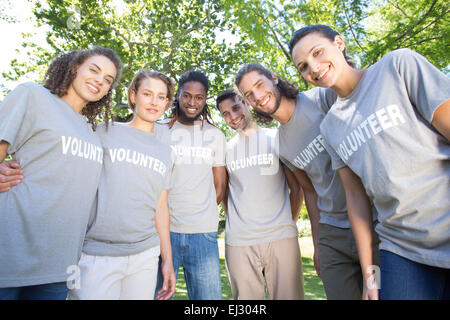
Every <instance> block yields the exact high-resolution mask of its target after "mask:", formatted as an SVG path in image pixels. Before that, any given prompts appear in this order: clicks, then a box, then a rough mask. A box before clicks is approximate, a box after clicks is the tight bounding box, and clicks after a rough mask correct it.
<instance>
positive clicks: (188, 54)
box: [0, 0, 450, 138]
mask: <svg viewBox="0 0 450 320" xmlns="http://www.w3.org/2000/svg"><path fill="white" fill-rule="evenodd" d="M29 2H30V3H31V4H32V7H33V13H34V16H35V18H36V21H37V24H38V26H46V27H47V28H48V32H47V35H46V41H47V45H48V46H49V47H50V48H51V49H50V50H46V49H44V48H43V47H42V46H41V45H39V44H37V43H35V40H34V35H32V34H24V35H23V37H24V40H23V45H22V48H18V49H17V50H18V51H20V52H26V54H27V61H20V60H19V59H13V60H12V61H11V68H10V70H9V71H8V72H5V73H4V74H3V76H4V78H6V79H8V80H17V79H18V78H19V77H20V76H21V75H24V74H26V73H30V72H33V73H37V74H39V75H40V77H41V78H42V76H43V74H44V72H45V70H46V67H47V66H48V63H49V61H50V60H51V59H52V58H53V57H54V56H55V55H56V54H58V53H60V52H62V51H67V50H72V49H75V48H87V47H89V46H91V45H93V44H96V45H102V46H106V47H109V48H112V49H114V50H115V51H116V52H117V53H118V54H119V56H120V58H121V59H122V61H123V62H124V65H125V68H124V70H123V75H122V78H121V79H120V85H119V87H118V89H117V90H116V93H115V97H114V101H115V103H114V106H115V107H114V111H115V113H116V114H117V115H119V116H120V117H121V118H125V117H126V116H127V115H129V110H128V109H127V106H126V88H127V86H128V83H129V82H130V81H131V79H132V77H133V75H134V74H135V73H136V71H138V70H139V69H141V68H149V69H155V70H159V71H162V72H164V73H166V74H168V75H170V76H171V77H172V78H174V80H177V79H178V77H179V75H181V74H182V73H183V72H185V71H186V70H189V69H198V70H201V71H203V72H205V73H206V74H208V76H209V78H210V81H211V91H210V94H209V97H208V104H209V105H210V107H211V111H212V113H213V116H214V119H215V120H217V124H218V127H219V128H220V129H221V130H222V131H224V133H225V134H226V135H227V137H228V138H229V137H231V136H233V135H234V132H233V130H231V129H230V128H228V127H227V126H226V125H225V124H224V122H223V119H222V117H221V116H220V114H219V113H218V112H217V110H215V108H214V107H213V105H214V104H215V101H214V97H215V96H216V95H217V94H218V93H219V92H220V91H222V90H224V89H226V88H228V87H231V86H232V85H233V77H234V74H235V72H236V71H237V70H238V69H239V67H241V66H242V65H243V64H245V63H249V62H255V61H256V62H260V63H262V64H264V65H266V66H267V67H268V68H269V69H271V70H272V71H274V72H275V73H276V74H278V75H279V76H280V77H282V78H285V79H287V80H289V81H292V82H296V83H297V85H298V86H299V88H300V89H302V90H304V89H308V85H307V84H306V83H305V82H303V81H302V80H301V79H300V77H299V76H298V74H297V72H296V70H295V69H294V67H293V65H292V62H291V59H290V56H289V53H288V49H287V43H288V42H289V40H290V38H291V35H292V34H293V32H294V31H295V30H296V29H298V28H300V27H302V26H305V25H308V24H315V23H322V24H328V25H330V26H331V27H333V28H334V29H336V30H337V31H338V32H339V33H341V35H342V36H343V37H344V39H345V41H346V46H347V49H348V51H349V54H350V55H351V56H352V57H353V59H354V61H355V62H356V64H357V65H358V66H360V67H366V66H368V65H370V64H373V63H374V62H376V61H377V60H379V59H380V58H381V57H382V56H383V55H384V54H386V53H387V52H389V51H391V50H394V49H397V48H401V47H409V48H411V49H413V50H415V51H418V52H419V53H421V54H422V55H424V56H425V57H426V58H428V59H429V60H430V61H431V62H432V63H433V64H435V65H436V66H437V67H438V68H440V69H441V70H443V71H445V70H447V69H446V68H448V66H449V65H450V50H449V39H450V34H449V33H450V26H449V15H448V13H449V10H450V4H449V2H448V1H445V0H402V1H399V0H374V1H369V0H291V1H288V0H277V1H269V0H220V1H219V0H216V1H213V0H193V1H188V0H171V1H163V0H151V1H150V0H137V1H131V0H122V1H118V0H114V1H113V0H83V1H80V0H29ZM12 3H13V2H11V1H7V2H6V3H4V4H2V6H1V7H0V9H1V8H3V9H5V10H6V9H7V8H8V6H11V5H13V4H12ZM0 19H2V20H5V21H9V22H14V17H9V16H8V15H7V14H6V13H3V12H2V13H1V14H0ZM272 126H276V124H272Z"/></svg>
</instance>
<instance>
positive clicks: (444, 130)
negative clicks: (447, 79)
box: [431, 99, 450, 142]
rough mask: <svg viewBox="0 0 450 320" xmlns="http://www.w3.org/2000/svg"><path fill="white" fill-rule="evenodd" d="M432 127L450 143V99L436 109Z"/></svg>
mask: <svg viewBox="0 0 450 320" xmlns="http://www.w3.org/2000/svg"><path fill="white" fill-rule="evenodd" d="M431 125H432V126H433V127H434V128H435V129H436V130H437V131H439V133H440V134H442V135H443V136H444V137H445V138H447V141H449V142H450V99H447V100H446V101H444V102H443V103H442V104H441V105H439V107H437V108H436V111H435V112H434V115H433V119H432V120H431Z"/></svg>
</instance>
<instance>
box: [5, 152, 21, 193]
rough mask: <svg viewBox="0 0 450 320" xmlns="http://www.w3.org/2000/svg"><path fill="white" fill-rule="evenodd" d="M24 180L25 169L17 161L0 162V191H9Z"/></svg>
mask: <svg viewBox="0 0 450 320" xmlns="http://www.w3.org/2000/svg"><path fill="white" fill-rule="evenodd" d="M22 180H23V170H20V166H19V163H17V161H14V160H12V161H6V162H2V163H0V192H7V191H9V190H10V189H11V187H13V186H16V185H18V184H20V183H21V182H22Z"/></svg>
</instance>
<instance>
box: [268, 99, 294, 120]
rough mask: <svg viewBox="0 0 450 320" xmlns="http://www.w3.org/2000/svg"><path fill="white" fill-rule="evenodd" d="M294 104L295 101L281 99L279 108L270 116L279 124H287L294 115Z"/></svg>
mask: <svg viewBox="0 0 450 320" xmlns="http://www.w3.org/2000/svg"><path fill="white" fill-rule="evenodd" d="M295 103H296V101H295V99H289V98H286V97H281V102H280V107H279V108H278V110H277V111H276V112H275V113H274V114H272V117H273V118H274V119H275V120H277V121H278V122H279V123H280V124H285V123H287V122H288V121H289V120H290V119H291V117H292V115H293V114H294V110H295Z"/></svg>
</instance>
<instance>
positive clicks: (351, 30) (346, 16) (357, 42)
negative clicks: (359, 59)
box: [342, 0, 365, 52]
mask: <svg viewBox="0 0 450 320" xmlns="http://www.w3.org/2000/svg"><path fill="white" fill-rule="evenodd" d="M342 4H343V6H344V14H345V19H346V20H347V24H348V26H349V28H350V32H351V33H352V36H353V39H354V40H355V42H356V44H357V45H358V47H359V48H360V49H361V50H362V51H363V52H364V51H365V50H364V48H363V47H362V46H361V44H360V43H359V41H358V39H357V38H356V35H355V33H354V31H353V27H352V24H351V23H350V19H349V17H348V15H347V7H346V6H345V0H342Z"/></svg>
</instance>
